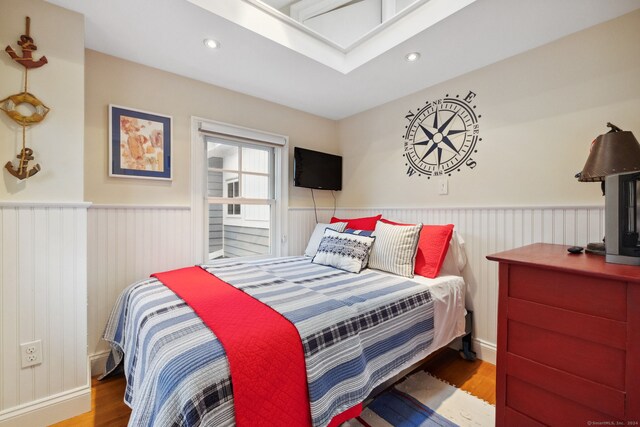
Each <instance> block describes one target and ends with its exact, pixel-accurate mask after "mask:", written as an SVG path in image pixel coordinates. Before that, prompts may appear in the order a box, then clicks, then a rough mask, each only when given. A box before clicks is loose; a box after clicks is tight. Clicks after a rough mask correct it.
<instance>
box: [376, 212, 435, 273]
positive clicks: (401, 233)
mask: <svg viewBox="0 0 640 427" xmlns="http://www.w3.org/2000/svg"><path fill="white" fill-rule="evenodd" d="M420 230H422V224H416V225H391V224H387V223H384V222H382V221H378V222H377V223H376V229H375V231H374V233H373V235H374V236H375V238H376V242H375V244H374V245H373V248H371V258H370V259H369V267H370V268H375V269H376V270H382V271H388V272H389V273H393V274H397V275H398V276H404V277H410V278H411V277H413V271H414V269H415V265H416V252H417V251H418V240H420Z"/></svg>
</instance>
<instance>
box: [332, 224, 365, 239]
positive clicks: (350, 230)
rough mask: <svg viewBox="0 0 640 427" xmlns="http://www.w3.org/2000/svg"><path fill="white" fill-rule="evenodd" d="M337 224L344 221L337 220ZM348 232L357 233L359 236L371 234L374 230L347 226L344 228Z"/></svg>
mask: <svg viewBox="0 0 640 427" xmlns="http://www.w3.org/2000/svg"><path fill="white" fill-rule="evenodd" d="M336 224H342V222H336ZM344 232H345V233H348V234H357V235H358V236H371V235H372V234H373V231H371V230H354V229H353V228H347V229H346V230H344Z"/></svg>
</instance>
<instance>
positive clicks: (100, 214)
mask: <svg viewBox="0 0 640 427" xmlns="http://www.w3.org/2000/svg"><path fill="white" fill-rule="evenodd" d="M192 240H193V239H192V231H191V209H190V208H189V207H188V206H130V205H121V206H120V205H93V206H92V207H91V208H90V209H89V215H88V238H87V244H88V297H89V319H88V320H89V336H88V345H89V355H90V359H91V370H92V373H93V374H94V375H95V374H97V373H101V372H102V369H103V367H104V365H103V359H104V357H105V356H106V354H107V352H108V348H109V347H108V345H107V344H106V343H105V342H104V341H102V339H101V337H102V333H103V332H104V327H105V325H106V323H107V320H108V318H109V314H110V313H111V310H112V308H113V306H114V304H115V302H116V299H117V297H118V295H119V294H120V292H121V291H122V290H123V289H124V288H126V287H127V286H129V285H130V284H132V283H134V282H136V281H138V280H142V279H145V278H148V277H149V275H150V274H152V273H156V272H159V271H166V270H171V269H175V268H180V267H185V266H188V265H194V264H195V263H196V262H197V261H196V260H194V259H193V256H192V248H193V241H192Z"/></svg>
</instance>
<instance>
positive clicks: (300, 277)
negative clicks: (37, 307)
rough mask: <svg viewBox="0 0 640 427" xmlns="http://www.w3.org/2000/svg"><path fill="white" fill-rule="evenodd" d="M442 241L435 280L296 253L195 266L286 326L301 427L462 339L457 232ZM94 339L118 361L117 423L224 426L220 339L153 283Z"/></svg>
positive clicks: (111, 364)
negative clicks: (295, 342)
mask: <svg viewBox="0 0 640 427" xmlns="http://www.w3.org/2000/svg"><path fill="white" fill-rule="evenodd" d="M451 246H452V247H454V249H453V250H450V251H449V253H448V254H447V259H446V260H445V265H444V267H443V273H442V274H441V275H440V276H439V277H437V278H435V279H427V278H424V277H420V276H416V277H414V278H413V279H407V278H405V277H399V276H396V275H393V274H389V273H384V272H380V271H376V270H372V269H365V270H363V271H362V272H360V273H359V274H355V273H349V272H346V271H342V270H338V269H335V268H332V267H328V266H324V265H318V264H314V263H312V262H311V259H310V258H308V257H304V256H295V257H281V258H266V259H254V260H238V259H224V260H219V261H213V262H211V263H208V264H205V265H202V266H200V267H201V268H202V269H204V270H206V271H207V272H209V273H211V274H213V275H215V276H216V277H218V278H220V279H221V280H222V281H224V282H226V283H228V284H230V285H232V286H234V287H235V288H237V289H240V290H242V291H243V292H245V293H247V294H249V295H251V296H252V297H254V298H256V299H258V300H260V301H261V302H263V303H264V304H267V305H269V306H270V307H272V308H273V309H275V310H277V311H278V312H280V313H281V314H282V315H283V316H284V317H285V318H287V319H288V320H290V321H291V322H292V323H293V324H294V325H295V327H296V328H297V330H298V332H299V334H300V338H301V340H302V343H303V347H304V353H305V354H304V356H305V362H306V371H307V381H308V390H309V404H310V407H311V419H312V424H313V425H314V426H326V425H328V424H329V422H330V421H331V420H332V418H333V417H334V416H336V415H338V414H340V413H342V412H344V411H345V410H347V409H349V408H351V407H353V406H354V405H356V404H358V403H361V402H363V401H364V400H365V399H366V398H367V396H368V395H369V394H370V393H371V392H372V390H373V389H374V388H375V387H376V386H379V385H380V384H382V383H383V382H385V381H387V380H389V379H390V378H392V377H394V375H397V374H398V373H399V372H401V371H403V370H404V369H406V368H407V367H409V366H411V365H413V364H415V363H417V362H419V361H420V360H422V359H423V358H425V357H426V356H427V355H429V354H430V353H432V352H434V351H435V350H437V349H439V348H441V347H443V346H445V345H447V344H448V343H450V342H451V341H452V340H453V339H454V338H456V337H459V336H461V335H463V334H464V327H465V319H464V317H465V305H464V295H465V283H464V280H463V279H462V277H461V275H460V270H461V269H462V267H463V265H461V261H460V258H461V255H460V254H461V253H462V254H463V253H464V252H463V250H462V248H461V247H460V242H459V241H458V239H457V238H454V239H452V241H451ZM456 258H457V259H456ZM451 272H453V273H454V274H450V273H451ZM327 331H330V333H329V334H328V333H327ZM104 339H105V340H107V341H108V342H109V343H110V345H111V349H112V350H111V353H110V355H109V358H108V361H107V366H106V373H107V374H108V373H110V372H112V371H114V370H115V369H116V368H117V367H118V366H122V367H123V369H124V372H125V375H126V378H127V386H126V391H125V396H124V400H125V402H126V403H127V404H128V405H129V406H130V407H131V408H132V414H131V418H130V421H129V425H132V426H151V425H157V426H165V425H182V426H197V425H203V426H231V425H234V424H235V418H234V398H233V392H232V383H231V380H230V371H229V366H228V362H227V358H226V357H225V351H224V349H223V347H222V345H221V344H220V342H219V340H218V338H217V337H216V336H215V334H214V333H213V332H212V331H211V329H209V328H208V327H207V326H206V325H205V324H204V323H203V322H202V321H201V320H200V318H199V317H198V315H197V314H196V313H195V312H194V311H193V310H192V309H191V307H189V305H187V304H186V303H185V302H184V301H183V300H182V299H180V298H179V297H178V296H177V295H176V294H175V293H173V292H172V291H171V290H169V289H168V288H167V287H166V286H165V285H163V284H162V283H161V282H159V281H158V280H157V279H155V278H150V279H147V280H143V281H140V282H137V283H135V284H133V285H131V286H129V287H128V288H127V289H125V290H124V291H123V293H122V294H121V295H120V296H119V298H118V300H117V303H116V305H115V307H114V309H113V311H112V314H111V316H110V319H109V321H108V324H107V327H106V330H105V334H104ZM283 374H284V373H283Z"/></svg>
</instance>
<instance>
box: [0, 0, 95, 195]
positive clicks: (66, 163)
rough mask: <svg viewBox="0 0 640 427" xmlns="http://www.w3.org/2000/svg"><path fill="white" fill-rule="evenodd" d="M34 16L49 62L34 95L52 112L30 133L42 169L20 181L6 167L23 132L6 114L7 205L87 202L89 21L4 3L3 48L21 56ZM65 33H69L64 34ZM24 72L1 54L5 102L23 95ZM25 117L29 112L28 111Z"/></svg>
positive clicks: (20, 1)
mask: <svg viewBox="0 0 640 427" xmlns="http://www.w3.org/2000/svg"><path fill="white" fill-rule="evenodd" d="M27 15H29V16H30V17H31V37H32V38H33V39H34V42H35V44H36V46H37V47H38V50H37V51H36V52H34V57H35V58H37V59H39V58H40V56H42V55H44V56H46V57H47V59H48V61H49V63H48V64H46V65H44V66H43V67H41V68H37V69H35V70H31V71H30V72H29V87H28V90H29V92H31V93H32V94H34V95H35V96H36V97H37V98H38V99H40V100H41V101H42V102H43V103H44V104H45V105H47V106H48V107H49V108H51V111H50V112H49V114H48V115H47V117H46V118H45V120H44V121H43V122H41V123H39V124H37V125H33V126H32V127H31V128H29V129H28V131H27V147H30V148H32V149H33V151H34V156H35V161H34V162H33V163H31V164H30V165H33V164H35V163H39V164H40V166H41V168H42V170H41V171H40V172H38V173H37V174H36V175H34V176H33V177H31V178H29V179H27V180H23V181H19V180H18V179H17V178H15V177H14V176H12V175H11V174H9V172H8V171H7V170H6V169H5V168H4V165H5V163H6V162H8V161H12V162H13V163H14V165H15V164H16V163H17V159H16V155H17V154H18V153H19V152H20V150H21V149H22V128H21V127H20V126H19V125H18V124H16V123H15V122H14V121H12V120H11V119H9V117H8V116H7V115H6V114H5V113H4V112H2V111H0V165H2V181H3V182H2V185H0V200H4V201H32V202H33V201H36V202H37V201H40V202H42V201H56V202H58V201H74V202H75V201H81V200H82V198H83V191H82V186H83V179H82V172H83V160H82V158H83V154H82V153H83V132H84V19H83V18H82V16H81V15H79V14H77V13H75V12H70V11H68V10H65V9H62V8H59V7H57V6H53V5H51V4H49V3H45V2H43V1H40V0H2V2H0V43H2V45H1V46H2V48H3V50H4V47H5V46H6V45H7V44H10V45H11V46H12V47H13V48H14V50H16V51H17V52H18V54H20V53H21V50H19V49H18V48H19V46H18V45H17V41H18V39H19V37H20V35H21V34H24V32H25V17H26V16H27ZM61 28H64V29H65V31H60V29H61ZM23 79H24V68H23V67H21V66H19V65H18V64H16V63H15V62H14V61H13V60H11V58H10V57H9V55H7V54H6V53H5V52H3V51H0V99H5V98H6V97H8V96H10V95H15V94H18V93H20V92H22V90H23V82H24V80H23ZM23 114H26V112H24V111H23Z"/></svg>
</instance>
